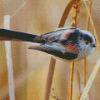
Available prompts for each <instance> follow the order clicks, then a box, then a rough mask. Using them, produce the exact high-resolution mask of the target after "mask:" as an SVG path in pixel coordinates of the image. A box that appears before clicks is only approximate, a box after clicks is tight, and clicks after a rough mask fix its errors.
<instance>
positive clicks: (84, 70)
mask: <svg viewBox="0 0 100 100" xmlns="http://www.w3.org/2000/svg"><path fill="white" fill-rule="evenodd" d="M88 3H89V4H88V9H89V13H90V10H91V1H90V0H89V1H88ZM89 22H90V16H89V14H87V21H86V30H87V31H88V30H89ZM83 85H84V88H85V85H86V58H84V60H83Z"/></svg>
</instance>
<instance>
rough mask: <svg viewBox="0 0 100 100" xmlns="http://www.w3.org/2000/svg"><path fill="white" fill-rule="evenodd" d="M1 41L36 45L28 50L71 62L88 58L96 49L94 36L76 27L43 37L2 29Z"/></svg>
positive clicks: (52, 32) (62, 29)
mask: <svg viewBox="0 0 100 100" xmlns="http://www.w3.org/2000/svg"><path fill="white" fill-rule="evenodd" d="M0 40H10V41H26V42H32V43H36V44H34V45H33V46H30V47H29V48H28V49H32V50H39V51H42V52H45V53H48V54H50V55H53V56H54V57H56V58H59V59H61V60H64V61H71V62H75V61H78V60H81V59H83V58H85V57H87V56H88V55H89V54H91V53H92V52H93V51H94V50H95V48H96V39H95V37H94V35H93V34H92V33H91V32H89V31H86V30H81V29H79V28H75V27H61V28H58V29H56V30H54V31H51V32H48V33H45V34H42V35H37V34H29V33H25V32H19V31H14V30H7V29H0Z"/></svg>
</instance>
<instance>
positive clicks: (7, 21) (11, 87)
mask: <svg viewBox="0 0 100 100" xmlns="http://www.w3.org/2000/svg"><path fill="white" fill-rule="evenodd" d="M4 28H6V29H10V16H9V15H6V16H4ZM5 49H6V60H7V67H8V81H9V98H10V100H15V92H14V78H13V62H12V55H11V43H10V41H5Z"/></svg>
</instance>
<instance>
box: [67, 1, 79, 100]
mask: <svg viewBox="0 0 100 100" xmlns="http://www.w3.org/2000/svg"><path fill="white" fill-rule="evenodd" d="M74 1H75V5H76V6H78V4H77V3H78V2H79V0H74ZM74 16H75V17H73V20H74V22H72V26H74V27H76V26H77V8H75V9H74ZM73 72H74V62H71V63H70V75H69V90H68V100H72V94H73Z"/></svg>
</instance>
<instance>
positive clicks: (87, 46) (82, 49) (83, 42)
mask: <svg viewBox="0 0 100 100" xmlns="http://www.w3.org/2000/svg"><path fill="white" fill-rule="evenodd" d="M81 32H82V33H84V36H83V38H82V39H79V54H78V58H77V60H80V59H83V58H84V57H86V56H88V55H89V54H91V53H92V52H93V51H94V50H95V46H96V41H95V37H94V36H93V34H92V33H90V32H87V31H85V30H81Z"/></svg>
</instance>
